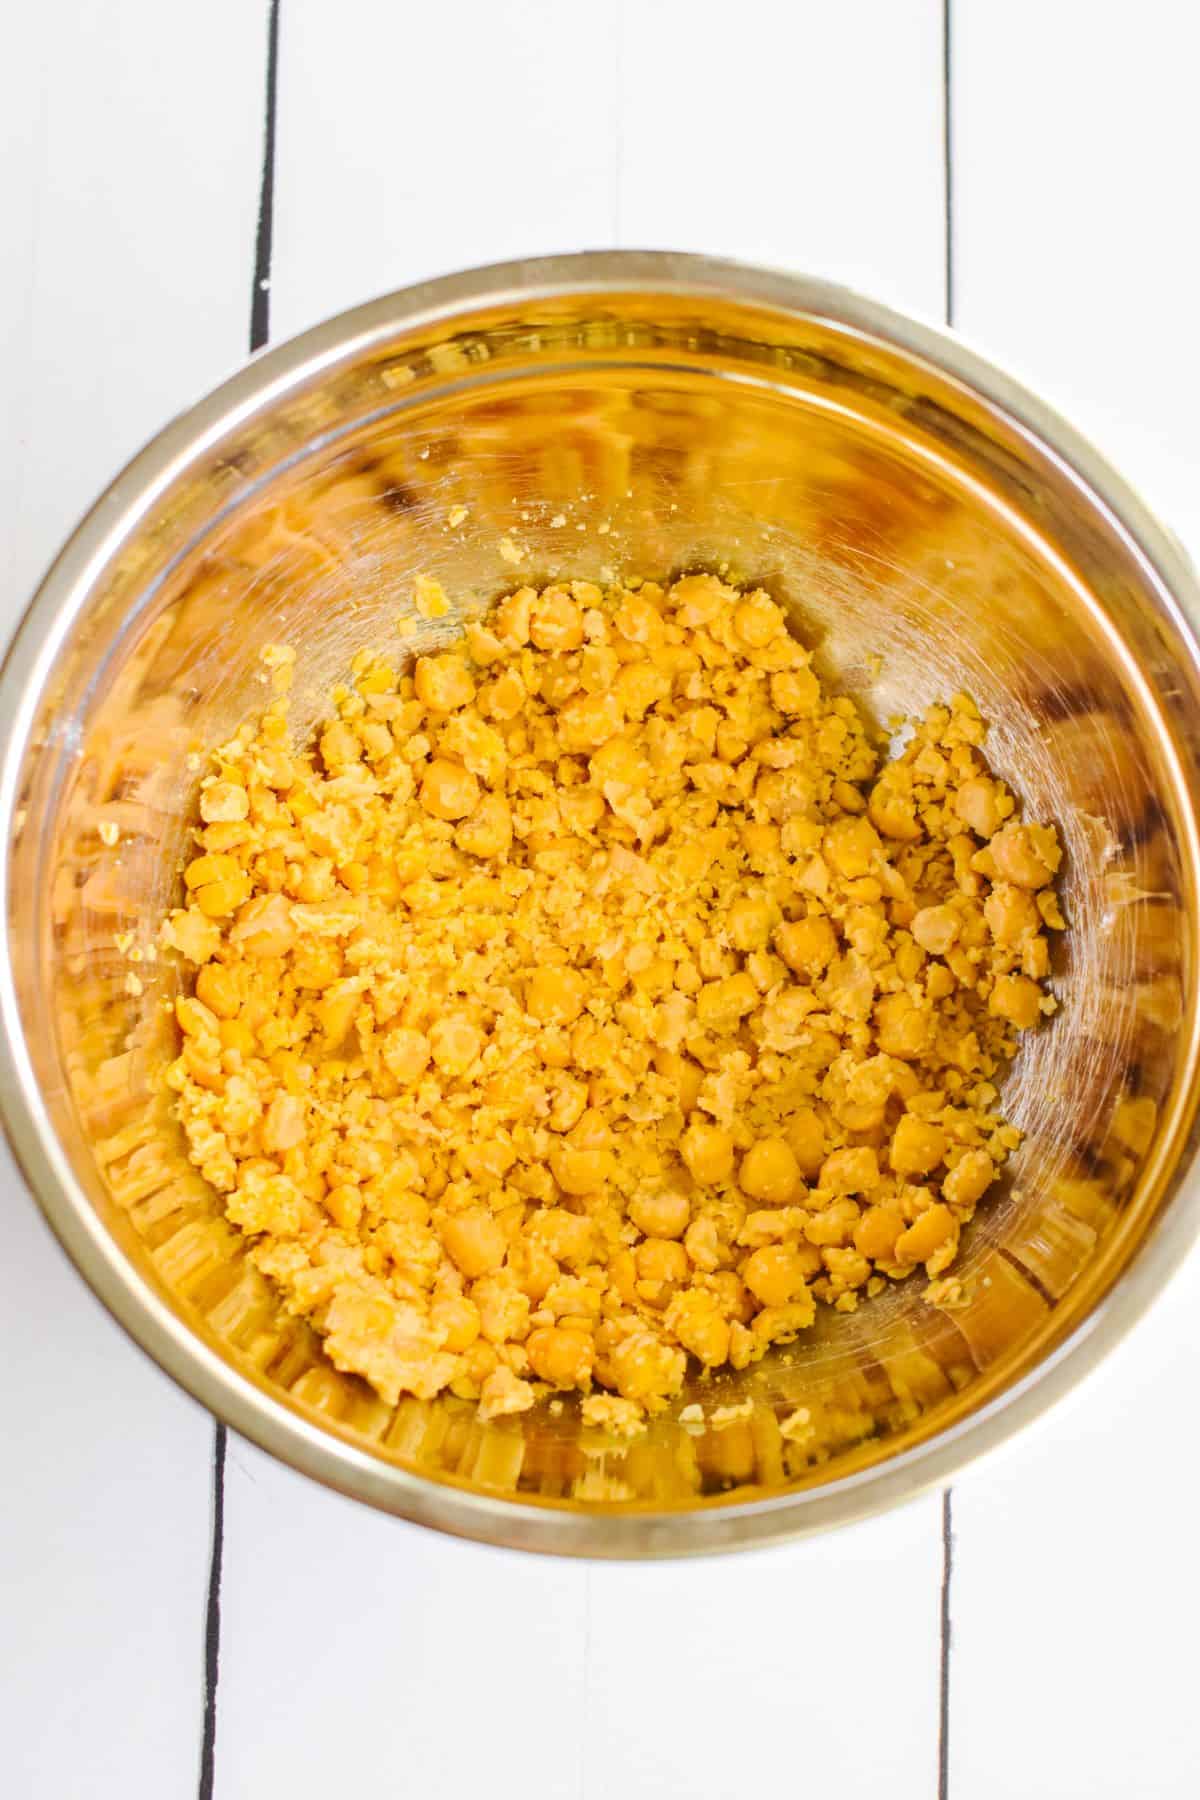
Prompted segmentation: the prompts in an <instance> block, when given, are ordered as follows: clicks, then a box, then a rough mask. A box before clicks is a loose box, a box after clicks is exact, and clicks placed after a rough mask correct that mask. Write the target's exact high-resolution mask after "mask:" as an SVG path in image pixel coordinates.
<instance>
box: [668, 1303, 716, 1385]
mask: <svg viewBox="0 0 1200 1800" xmlns="http://www.w3.org/2000/svg"><path fill="white" fill-rule="evenodd" d="M666 1324H667V1328H668V1330H670V1331H673V1332H674V1333H675V1336H676V1337H677V1338H678V1339H679V1342H680V1343H681V1344H682V1345H683V1347H684V1349H685V1350H688V1351H690V1352H691V1354H692V1355H693V1356H694V1357H695V1358H696V1359H697V1361H699V1362H702V1363H703V1364H704V1365H705V1367H706V1368H710V1369H715V1368H718V1367H719V1366H720V1365H721V1363H723V1362H725V1361H727V1360H728V1357H729V1321H728V1319H726V1318H725V1316H724V1314H723V1313H722V1311H721V1307H720V1304H719V1302H718V1300H717V1298H716V1296H715V1295H713V1294H708V1293H705V1292H704V1290H703V1289H701V1288H689V1289H688V1290H687V1291H686V1292H684V1293H680V1294H676V1296H675V1298H674V1299H673V1300H672V1302H671V1305H670V1308H669V1310H668V1313H667V1318H666Z"/></svg>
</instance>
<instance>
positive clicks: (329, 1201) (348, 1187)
mask: <svg viewBox="0 0 1200 1800" xmlns="http://www.w3.org/2000/svg"><path fill="white" fill-rule="evenodd" d="M324 1204H325V1211H326V1212H327V1213H328V1214H329V1216H330V1218H331V1219H332V1220H333V1222H334V1224H335V1225H340V1226H341V1228H342V1230H343V1231H356V1230H357V1229H358V1224H359V1220H360V1219H361V1218H362V1216H363V1197H362V1193H361V1190H360V1189H359V1188H357V1187H355V1186H354V1185H353V1184H352V1183H351V1182H338V1183H337V1184H336V1185H335V1186H334V1187H331V1188H330V1189H329V1191H328V1192H327V1193H326V1195H325V1202H324Z"/></svg>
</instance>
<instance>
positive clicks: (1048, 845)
mask: <svg viewBox="0 0 1200 1800" xmlns="http://www.w3.org/2000/svg"><path fill="white" fill-rule="evenodd" d="M989 847H990V849H991V853H992V860H993V862H994V863H995V865H996V873H997V875H998V876H999V877H1000V879H1001V881H1011V882H1012V884H1013V886H1014V887H1019V888H1042V887H1045V886H1046V885H1047V884H1048V883H1049V882H1050V881H1052V880H1053V879H1054V876H1055V874H1056V873H1057V870H1058V865H1059V863H1060V862H1061V861H1062V850H1061V849H1060V848H1059V843H1058V836H1057V834H1056V832H1055V831H1054V828H1053V826H1049V825H1005V826H1004V828H1003V830H1001V831H998V832H997V833H996V835H995V837H994V838H993V839H992V841H991V845H990V846H989Z"/></svg>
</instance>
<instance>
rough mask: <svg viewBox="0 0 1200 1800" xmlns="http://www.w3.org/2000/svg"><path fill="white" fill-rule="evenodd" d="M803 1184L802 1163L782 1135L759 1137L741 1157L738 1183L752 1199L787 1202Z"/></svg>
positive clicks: (769, 1203) (774, 1202)
mask: <svg viewBox="0 0 1200 1800" xmlns="http://www.w3.org/2000/svg"><path fill="white" fill-rule="evenodd" d="M799 1185H800V1167H799V1164H798V1163H797V1161H796V1157H795V1154H794V1152H793V1150H792V1148H791V1146H790V1144H788V1143H787V1142H786V1141H785V1140H784V1139H783V1138H779V1137H768V1138H759V1140H758V1142H757V1143H755V1144H752V1145H751V1146H750V1148H749V1150H748V1151H747V1152H746V1154H745V1156H744V1157H743V1158H742V1166H741V1168H740V1169H739V1170H738V1186H739V1187H740V1188H741V1190H742V1192H743V1193H744V1194H748V1195H749V1196H750V1198H751V1199H752V1200H762V1201H764V1202H765V1203H766V1204H767V1205H768V1206H787V1205H788V1203H789V1202H790V1201H791V1200H792V1199H793V1198H794V1197H795V1194H796V1190H797V1188H798V1187H799Z"/></svg>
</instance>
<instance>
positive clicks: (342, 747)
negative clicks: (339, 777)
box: [320, 721, 362, 773]
mask: <svg viewBox="0 0 1200 1800" xmlns="http://www.w3.org/2000/svg"><path fill="white" fill-rule="evenodd" d="M320 749H321V760H322V762H323V763H324V764H325V767H326V768H327V769H329V770H331V771H333V772H334V773H336V772H337V771H338V770H339V769H345V768H349V767H350V766H351V764H353V763H356V762H359V761H360V760H361V758H362V745H361V744H360V743H359V741H358V736H357V733H355V732H354V731H352V730H351V729H350V727H349V725H345V724H342V723H341V722H340V721H338V722H337V723H336V724H333V725H329V726H327V727H326V728H325V730H324V731H323V732H322V733H321V744H320Z"/></svg>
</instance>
